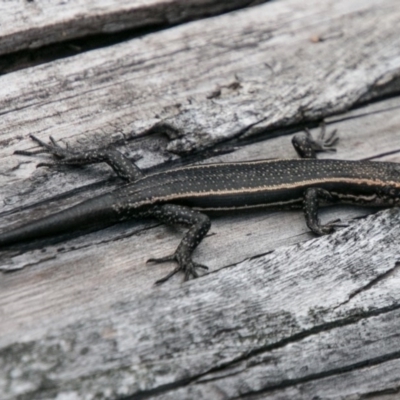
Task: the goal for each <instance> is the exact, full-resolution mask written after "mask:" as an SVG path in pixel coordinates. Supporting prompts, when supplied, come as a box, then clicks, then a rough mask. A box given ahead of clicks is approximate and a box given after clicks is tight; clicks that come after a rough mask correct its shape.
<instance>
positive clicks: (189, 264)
mask: <svg viewBox="0 0 400 400" xmlns="http://www.w3.org/2000/svg"><path fill="white" fill-rule="evenodd" d="M168 261H175V262H177V263H178V266H177V267H176V268H175V269H174V270H173V271H171V272H170V273H169V274H168V275H166V276H164V278H161V279H159V280H158V281H156V282H155V283H156V285H159V284H161V283H164V282H166V281H167V280H168V279H169V278H171V277H172V276H174V275H175V274H176V273H178V272H180V271H182V272H183V273H184V274H185V277H184V280H185V281H187V280H189V279H190V277H193V278H198V277H199V274H198V273H197V271H196V268H201V269H206V270H207V269H208V267H207V266H205V265H202V264H198V263H196V262H194V261H193V260H192V259H191V258H190V257H185V256H181V255H180V254H179V253H174V254H171V255H169V256H166V257H161V258H150V259H148V260H147V262H148V263H149V262H152V263H163V262H168Z"/></svg>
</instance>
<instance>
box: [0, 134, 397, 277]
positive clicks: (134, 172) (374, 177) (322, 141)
mask: <svg viewBox="0 0 400 400" xmlns="http://www.w3.org/2000/svg"><path fill="white" fill-rule="evenodd" d="M31 138H32V139H33V140H34V141H35V142H36V143H38V144H39V145H40V146H41V147H42V148H43V149H45V151H48V152H49V153H50V154H52V155H53V156H55V157H56V158H57V159H58V160H57V161H56V164H67V165H86V164H93V163H100V162H105V163H107V164H108V165H110V166H111V167H112V168H113V170H114V171H115V172H116V173H117V175H118V176H119V177H120V178H122V179H123V180H125V181H126V184H125V185H123V186H121V187H119V188H117V189H115V190H114V191H112V192H109V193H106V194H104V195H101V196H98V197H95V198H93V199H90V200H87V201H85V202H82V203H80V204H77V205H75V206H74V207H71V208H69V209H66V210H64V211H61V212H58V213H56V214H54V215H50V216H47V217H45V218H42V219H39V220H37V221H33V222H30V223H27V224H25V225H23V226H21V227H18V228H15V229H12V230H10V231H8V232H4V233H2V234H0V246H7V245H11V244H15V243H19V242H23V241H29V240H34V239H37V238H40V237H49V236H53V235H57V234H60V233H63V232H68V231H70V230H73V229H78V228H80V227H81V226H83V225H87V224H88V223H91V222H95V221H96V220H99V219H101V220H103V221H120V220H125V219H127V218H148V217H149V218H150V217H151V218H156V219H157V220H160V221H162V222H164V223H167V224H173V225H174V224H178V225H184V226H187V227H189V229H188V231H187V232H186V233H185V234H184V236H183V239H182V241H181V242H180V244H179V246H178V248H177V249H176V251H175V252H174V253H173V254H171V255H169V256H167V257H163V258H159V259H150V260H149V261H153V262H164V261H175V262H176V263H177V264H178V266H177V267H176V268H175V269H174V270H173V271H172V272H171V273H169V274H168V275H167V276H166V277H164V278H163V279H160V280H159V281H157V283H161V282H164V281H166V280H167V279H169V278H170V277H171V276H172V275H174V274H175V273H177V272H178V271H182V272H183V273H184V277H185V280H186V279H188V278H189V277H197V276H198V272H197V270H196V269H197V268H202V269H207V267H206V266H204V265H201V264H198V263H196V262H194V261H193V260H192V253H193V251H194V249H195V248H196V247H197V245H198V244H199V243H200V242H201V240H202V239H203V238H204V236H205V235H206V234H207V232H208V230H209V229H210V226H211V222H210V218H209V217H208V216H207V215H206V214H204V213H203V212H201V211H199V210H202V211H207V210H219V211H230V210H238V209H246V208H255V207H274V208H278V209H285V208H286V209H287V208H302V207H303V209H304V215H305V218H306V222H307V225H308V227H309V228H310V229H311V230H312V231H313V232H314V233H315V234H317V235H323V234H328V233H330V232H332V231H333V229H334V228H335V224H332V223H330V224H325V225H322V224H321V223H320V221H319V218H318V208H319V206H321V205H326V204H334V203H352V204H361V205H370V206H380V207H391V206H395V205H398V204H399V203H400V166H399V165H398V164H395V163H389V162H372V161H341V160H317V159H316V152H318V151H327V150H332V148H333V145H334V144H335V142H336V141H337V137H336V135H335V132H333V133H332V134H330V135H329V137H328V138H325V129H323V130H322V134H321V135H320V138H319V139H318V140H315V139H313V138H312V137H311V135H310V133H309V132H308V131H306V132H305V133H304V134H300V135H296V136H295V137H294V138H293V140H292V141H293V145H294V147H295V149H296V151H297V153H298V154H299V155H300V157H302V158H300V159H272V160H257V161H246V162H235V163H215V164H203V165H194V166H185V167H180V168H175V169H171V170H168V171H165V172H159V173H153V174H150V175H147V176H145V175H143V173H142V172H141V171H140V169H139V168H138V167H137V166H136V165H135V164H133V163H132V162H131V161H130V160H129V159H127V158H126V157H125V156H123V155H122V154H121V153H120V152H118V151H117V150H114V149H106V150H91V151H71V150H69V149H64V148H62V147H60V146H59V145H58V144H57V143H56V142H55V141H54V139H52V138H51V137H50V139H51V144H47V143H45V142H43V141H41V140H40V139H38V138H36V137H35V136H33V135H31ZM18 153H19V154H24V155H33V154H36V153H37V152H36V153H33V152H27V151H19V152H18ZM44 165H49V164H44Z"/></svg>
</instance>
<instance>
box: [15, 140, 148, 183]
mask: <svg viewBox="0 0 400 400" xmlns="http://www.w3.org/2000/svg"><path fill="white" fill-rule="evenodd" d="M30 137H31V139H32V140H34V141H35V142H36V143H37V144H38V145H39V146H41V147H42V149H41V150H39V151H32V152H31V151H24V150H18V151H16V152H15V153H16V154H22V155H24V156H33V155H36V154H39V153H44V152H48V153H50V154H51V155H53V156H55V157H56V159H57V160H56V161H55V162H54V163H40V164H38V166H43V165H45V166H51V165H60V164H62V165H87V164H96V163H101V162H105V163H106V164H108V165H109V166H110V167H111V168H112V169H113V170H114V171H115V172H116V174H117V175H118V176H119V177H120V178H122V179H124V180H126V181H128V182H134V181H136V180H137V179H139V178H141V177H142V176H143V174H142V172H141V171H140V169H139V168H138V167H137V166H136V165H135V164H134V163H132V162H131V161H130V160H129V159H128V158H127V157H125V156H124V155H123V154H122V153H120V152H119V151H118V150H115V149H98V150H87V151H74V150H70V149H68V148H63V147H61V146H60V145H59V144H58V143H57V142H56V141H55V140H54V139H53V138H52V137H51V136H50V141H51V144H48V143H45V142H43V141H42V140H40V139H39V138H37V137H36V136H34V135H30Z"/></svg>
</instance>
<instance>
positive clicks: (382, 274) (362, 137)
mask: <svg viewBox="0 0 400 400" xmlns="http://www.w3.org/2000/svg"><path fill="white" fill-rule="evenodd" d="M397 11H398V10H397V8H396V7H395V3H394V2H393V1H389V0H386V1H380V2H378V1H368V2H361V1H355V0H352V1H346V2H344V1H337V2H332V1H327V2H316V1H315V2H314V1H310V2H309V3H307V5H306V4H304V3H303V2H300V1H294V0H288V1H278V2H274V3H269V4H265V5H262V6H258V7H255V8H254V9H248V10H242V11H240V12H237V13H233V14H231V15H225V16H220V17H217V18H213V19H210V20H204V21H198V22H194V23H190V24H188V25H185V26H181V27H177V28H173V29H170V30H167V31H165V32H162V33H157V34H152V35H149V36H147V37H144V38H142V39H137V40H133V41H130V42H128V43H122V44H120V45H117V46H112V47H111V48H107V49H102V50H96V51H93V52H90V53H87V54H81V55H79V56H77V57H74V58H70V59H65V60H59V61H57V62H54V63H50V64H47V65H43V66H39V67H35V68H33V69H31V70H26V71H18V72H15V73H12V74H9V75H7V76H3V77H0V104H1V109H2V118H1V119H0V125H1V129H0V132H1V136H0V145H1V149H0V157H1V162H0V169H1V170H0V184H1V187H2V191H1V193H0V196H1V197H0V198H1V200H2V202H3V209H2V213H1V215H0V227H1V229H7V228H8V227H9V226H12V225H14V224H19V223H21V221H27V220H31V219H33V218H37V217H40V216H41V215H46V214H49V213H52V212H55V211H57V210H59V209H61V208H65V207H68V206H70V205H72V204H75V203H76V202H79V201H82V200H83V199H85V198H88V197H92V196H94V195H96V194H98V193H102V192H104V191H105V190H109V189H110V188H113V187H115V186H116V185H118V184H120V183H119V182H118V181H117V180H116V179H113V178H112V176H113V174H112V173H111V172H110V171H109V169H108V168H107V167H105V166H95V167H87V168H82V169H71V168H63V169H54V168H53V169H44V168H41V169H37V170H36V169H35V165H36V163H37V162H38V161H37V160H36V159H30V158H26V157H22V156H15V155H13V154H12V153H13V151H14V150H16V149H33V148H34V145H33V144H32V143H31V142H30V141H29V139H28V138H27V135H28V133H35V134H37V135H38V136H40V137H41V138H43V139H46V138H47V136H48V135H49V134H53V135H54V136H55V137H56V138H58V139H60V140H61V141H62V143H64V144H65V143H69V144H70V145H71V146H74V145H80V146H82V147H94V146H97V145H104V144H109V143H113V144H115V145H116V146H117V147H118V148H119V149H120V150H121V151H124V152H125V153H126V154H128V155H129V156H130V157H132V158H135V157H137V156H141V157H142V158H141V159H140V160H139V161H138V164H139V165H140V166H141V167H142V168H153V167H155V166H157V165H158V166H164V167H165V166H166V165H169V164H171V163H172V164H174V163H175V164H176V163H177V162H179V157H178V156H176V155H171V154H169V153H168V151H167V150H168V149H175V150H178V151H180V152H181V154H182V155H187V154H189V153H190V151H192V150H193V149H198V148H206V147H209V146H211V145H214V144H218V146H217V147H216V149H217V150H219V151H221V150H226V149H228V150H234V151H233V152H232V153H230V154H225V155H218V156H215V157H210V154H208V155H207V157H206V160H204V161H228V160H247V159H257V158H271V157H277V156H279V157H295V153H294V151H293V149H292V148H291V146H290V144H289V142H290V136H289V135H281V134H282V130H284V129H288V128H290V129H292V130H293V131H295V130H298V129H300V128H299V127H296V125H295V124H296V123H298V122H301V123H307V122H310V123H311V122H312V121H314V120H317V119H320V118H322V117H329V118H327V121H328V129H336V128H337V129H338V130H339V134H340V142H339V143H338V149H337V153H336V154H334V155H333V154H323V155H321V157H335V158H340V159H366V158H372V159H376V160H388V161H393V162H400V134H399V131H400V113H399V109H400V98H399V97H392V98H387V99H385V100H382V101H379V102H374V103H372V102H371V99H377V98H379V97H380V96H382V95H387V94H389V93H392V94H394V93H395V92H396V90H397V89H396V79H397V78H396V76H397V75H396V74H397V71H398V66H399V59H398V52H397V48H398V44H399V38H398V35H397V34H396V32H395V29H394V28H393V27H395V26H396V23H397V22H398V19H399V18H400V14H399V13H398V12H397ZM377 21H379V24H377ZM226 26H229V27H230V30H229V34H228V33H227V30H226ZM315 32H317V33H315ZM332 32H334V33H337V32H339V33H340V34H338V35H333V36H330V35H331V34H332ZM315 35H317V36H318V37H316V36H315ZM228 36H229V38H230V41H229V40H228V39H227V37H228ZM310 39H311V40H310ZM317 39H318V40H319V41H318V40H317ZM288 54H290V57H289V56H288ZM271 60H273V61H274V62H273V64H272V65H273V71H271V70H270V72H268V76H267V75H265V73H264V75H262V71H263V69H262V68H264V67H265V65H264V63H265V62H268V61H269V62H270V61H271ZM269 65H270V64H269ZM267 69H268V68H267ZM235 74H236V75H237V76H235ZM237 82H239V84H240V86H238V83H237ZM253 90H254V91H253ZM364 101H367V102H368V104H364V103H362V102H364ZM177 104H180V105H179V106H178V105H177ZM355 104H359V105H360V106H359V107H358V108H356V109H353V110H351V111H349V112H346V113H343V112H342V113H340V114H337V115H333V114H336V113H338V112H339V111H343V110H345V109H347V108H349V107H351V106H354V105H355ZM361 104H362V106H361ZM249 110H256V112H255V114H252V112H249ZM260 118H261V119H260ZM254 121H256V122H254ZM163 133H167V135H165V134H163ZM141 134H148V136H146V135H145V136H144V137H140V138H138V135H141ZM278 134H279V135H280V136H276V135H278ZM228 139H235V140H231V141H229V142H226V141H227V140H228ZM193 159H194V157H192V156H186V158H185V157H184V158H183V159H182V162H183V161H191V160H193ZM198 159H199V158H197V160H198ZM370 212H371V210H367V209H359V208H357V209H356V208H347V207H343V208H332V209H327V210H324V212H323V213H322V218H323V220H331V219H335V218H337V217H340V218H342V219H343V220H344V221H345V222H347V223H349V224H350V226H349V227H348V228H346V229H342V230H340V231H338V232H336V233H335V234H333V235H330V236H327V237H323V238H318V239H315V238H314V237H313V236H312V235H311V234H310V233H309V232H308V229H307V228H306V225H305V222H304V217H303V216H302V215H301V213H300V212H274V213H264V212H255V213H250V214H241V215H227V216H222V217H217V218H213V220H212V222H213V225H212V228H211V231H210V234H209V235H208V237H207V238H206V239H205V240H204V242H203V243H202V244H201V246H200V247H199V249H198V250H197V251H196V254H195V259H196V260H199V261H201V262H204V263H205V264H207V265H209V266H210V269H211V273H210V274H209V275H206V276H204V277H202V278H200V279H197V280H193V281H190V282H188V283H181V277H175V279H173V280H171V281H170V282H168V283H167V284H166V285H163V286H161V287H155V286H153V282H154V281H155V280H156V279H158V278H160V277H162V276H163V275H165V273H166V272H168V271H169V270H170V268H172V267H173V266H172V265H167V264H166V265H155V266H148V265H146V264H145V261H146V259H147V258H149V257H150V256H155V257H157V256H162V255H165V254H168V253H169V252H171V251H172V250H173V249H174V248H175V247H176V246H177V244H178V243H179V240H180V238H181V236H182V231H181V230H179V229H171V228H168V227H165V226H163V225H159V224H157V223H155V222H154V221H132V222H125V223H123V224H119V225H116V226H113V227H109V228H106V229H103V230H101V231H98V232H92V233H89V234H87V235H84V236H80V235H75V236H74V235H73V234H72V233H71V234H69V235H67V237H66V238H64V239H63V240H61V241H59V242H53V241H45V242H43V243H41V245H40V246H36V247H35V246H32V247H29V246H20V247H17V248H14V249H7V250H4V251H2V252H1V253H0V265H1V268H2V269H9V270H15V272H13V273H7V274H2V275H1V276H0V321H1V324H0V393H1V394H2V399H3V398H4V399H5V400H8V399H13V400H14V399H18V400H24V399H56V398H57V399H68V400H72V399H73V400H75V399H86V398H98V399H139V398H141V399H143V398H160V399H161V398H162V399H169V398H171V399H187V398H213V399H214V398H215V399H227V398H241V397H243V398H244V397H247V398H252V399H253V398H254V399H261V398H267V399H274V400H275V399H287V398H296V399H297V398H299V399H310V398H321V399H354V398H357V399H366V398H373V399H382V400H387V399H390V398H391V397H390V396H392V395H393V396H394V397H393V398H396V395H397V394H398V393H399V390H400V385H399V380H398V376H399V369H400V363H399V359H400V354H399V350H398V348H399V343H400V337H399V334H398V332H399V323H400V319H399V305H400V300H399V290H398V287H399V282H400V272H399V267H398V261H399V257H398V254H399V246H400V245H399V229H400V228H399V222H400V221H399V218H400V214H399V212H398V210H397V209H393V210H388V211H384V212H381V213H379V214H376V215H373V216H370V217H368V218H367V219H363V220H361V221H359V220H353V218H354V217H360V216H363V215H366V214H369V213H370Z"/></svg>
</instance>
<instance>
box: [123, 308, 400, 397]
mask: <svg viewBox="0 0 400 400" xmlns="http://www.w3.org/2000/svg"><path fill="white" fill-rule="evenodd" d="M399 309H400V304H394V305H391V306H388V307H383V308H381V309H377V310H372V311H368V312H355V313H353V314H351V315H348V317H346V318H343V319H339V320H336V321H332V322H328V323H325V324H322V325H319V326H315V327H313V328H311V329H309V330H304V331H302V332H299V333H297V334H295V335H293V336H290V337H287V338H285V339H283V340H280V341H279V342H276V343H274V344H271V345H267V346H264V347H260V348H258V349H254V350H251V351H249V352H247V353H246V354H245V355H242V356H240V357H237V358H235V359H233V360H230V361H229V362H227V363H223V364H220V365H218V366H216V367H213V368H210V369H209V370H208V371H206V372H204V373H201V374H198V375H196V376H192V377H190V378H188V379H183V380H179V381H175V382H173V383H168V384H166V385H160V386H158V387H156V388H153V389H150V390H147V391H143V392H139V393H136V394H134V395H131V396H128V397H121V398H120V400H142V399H147V398H150V397H152V396H156V395H160V394H165V393H168V392H169V391H172V390H176V389H179V388H181V387H184V386H188V385H200V384H204V383H206V382H212V381H215V380H218V379H219V378H220V377H217V378H210V379H207V375H209V374H212V373H216V372H220V371H224V370H226V369H227V368H231V367H232V366H234V365H237V364H239V363H240V362H243V361H248V360H250V359H251V358H252V357H254V356H257V355H260V354H262V353H265V352H270V351H272V350H276V349H279V348H282V347H285V346H287V345H288V344H291V343H295V342H298V341H300V340H303V339H305V338H307V337H309V336H312V335H318V334H320V333H322V332H326V331H329V330H332V329H334V328H340V327H344V326H348V325H352V324H355V323H357V322H359V321H360V320H362V319H368V318H373V317H376V316H379V315H382V314H385V313H388V312H391V311H395V310H399ZM395 359H400V351H395V352H392V353H387V354H384V355H382V356H379V357H374V358H370V359H367V360H363V361H360V362H357V363H352V364H349V365H346V366H344V367H340V368H334V369H331V370H329V371H324V372H321V373H315V374H310V375H307V376H304V377H302V378H298V379H287V380H283V381H282V382H281V383H279V384H276V385H271V386H269V387H267V388H263V389H262V390H260V391H251V392H249V393H246V394H241V396H242V397H241V398H243V397H247V396H250V395H254V394H259V393H268V392H271V391H273V390H279V389H285V388H287V387H291V386H295V385H298V384H301V383H306V382H310V381H314V380H318V379H322V378H326V377H329V376H333V375H338V374H343V373H346V372H349V371H352V370H354V369H362V368H368V367H370V366H374V365H379V364H382V363H384V362H387V361H391V360H395ZM234 374H235V373H232V375H234ZM238 398H239V397H238Z"/></svg>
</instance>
